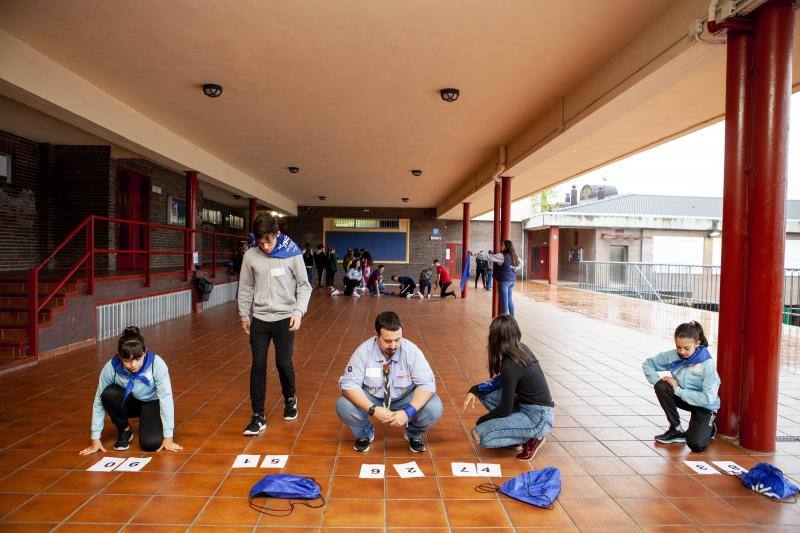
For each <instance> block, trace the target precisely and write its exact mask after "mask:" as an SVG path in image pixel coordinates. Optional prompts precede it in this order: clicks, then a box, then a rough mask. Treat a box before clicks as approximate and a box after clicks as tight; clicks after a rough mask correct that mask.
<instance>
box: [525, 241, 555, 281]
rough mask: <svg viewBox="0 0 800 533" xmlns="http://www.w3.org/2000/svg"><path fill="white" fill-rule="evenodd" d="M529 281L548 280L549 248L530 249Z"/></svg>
mask: <svg viewBox="0 0 800 533" xmlns="http://www.w3.org/2000/svg"><path fill="white" fill-rule="evenodd" d="M530 277H531V279H549V278H550V246H549V245H544V246H533V247H532V248H531V270H530Z"/></svg>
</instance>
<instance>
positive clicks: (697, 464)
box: [683, 461, 719, 475]
mask: <svg viewBox="0 0 800 533" xmlns="http://www.w3.org/2000/svg"><path fill="white" fill-rule="evenodd" d="M683 464H685V465H686V466H688V467H689V468H691V469H692V470H694V471H695V472H697V473H698V474H703V475H708V474H719V471H717V469H716V468H714V467H713V466H711V465H710V464H708V463H707V462H705V461H684V462H683Z"/></svg>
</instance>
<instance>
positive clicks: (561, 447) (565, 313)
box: [0, 283, 800, 532]
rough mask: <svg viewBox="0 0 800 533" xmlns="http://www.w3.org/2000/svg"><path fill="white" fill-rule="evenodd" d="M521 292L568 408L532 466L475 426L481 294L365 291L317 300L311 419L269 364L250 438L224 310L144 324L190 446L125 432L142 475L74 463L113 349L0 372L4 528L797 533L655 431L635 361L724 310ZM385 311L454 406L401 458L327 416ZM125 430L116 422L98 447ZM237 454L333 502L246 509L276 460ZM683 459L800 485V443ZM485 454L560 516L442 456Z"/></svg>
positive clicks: (793, 425) (783, 424)
mask: <svg viewBox="0 0 800 533" xmlns="http://www.w3.org/2000/svg"><path fill="white" fill-rule="evenodd" d="M514 297H515V302H516V307H517V319H518V321H519V322H520V325H521V327H522V330H523V333H524V335H525V342H527V343H528V345H529V346H530V347H531V348H532V349H533V351H534V352H535V353H536V355H537V356H538V357H539V360H540V361H541V362H542V365H543V367H544V369H545V372H546V374H547V377H548V380H549V383H550V387H551V391H552V393H553V396H554V398H555V401H556V403H557V408H556V413H557V415H556V427H555V429H554V431H553V433H552V435H551V436H550V438H549V439H548V442H547V443H546V444H545V445H544V447H543V448H542V449H541V451H540V453H539V455H537V457H536V458H535V460H534V461H532V462H521V461H517V460H515V459H514V458H513V453H512V452H510V451H508V450H483V449H476V448H475V447H474V446H473V445H472V444H471V442H470V440H469V438H468V432H469V430H470V429H471V427H472V425H473V424H474V421H475V419H476V418H477V416H479V414H480V411H479V410H478V409H476V410H475V411H474V412H469V413H462V412H461V404H462V401H463V398H464V395H465V392H466V390H467V389H468V387H469V386H470V385H471V384H473V383H476V382H478V381H481V380H483V379H485V378H486V370H485V368H486V357H485V345H486V334H487V329H488V324H489V307H490V300H489V294H488V293H486V292H484V291H471V292H470V296H469V301H461V300H448V301H444V302H443V301H438V299H434V300H431V301H419V300H413V301H409V300H406V299H400V298H392V297H384V298H381V299H377V298H368V297H364V298H361V299H358V300H354V299H351V298H331V297H329V296H327V295H326V294H323V293H322V292H321V291H316V292H315V293H314V297H313V299H312V304H311V308H310V311H309V313H308V315H307V316H306V317H305V319H304V320H303V327H302V329H301V331H300V333H299V334H298V335H297V338H296V342H295V352H294V363H295V368H296V371H297V384H298V396H299V402H300V403H299V405H300V416H299V418H298V419H297V420H294V421H292V422H285V421H284V420H282V418H281V414H282V412H281V407H282V403H281V401H280V398H279V386H278V380H277V375H276V374H275V371H274V369H270V372H269V378H268V381H269V385H268V410H269V412H268V428H267V431H266V432H264V433H263V434H262V435H260V436H258V437H256V438H252V437H244V436H242V435H241V430H242V428H243V427H244V425H245V424H246V423H247V421H248V419H249V415H250V408H249V397H248V374H249V362H250V361H249V360H250V350H249V344H248V340H247V338H246V337H245V336H244V335H243V334H242V333H241V330H240V329H239V324H238V322H239V321H238V317H237V315H236V312H235V309H234V305H233V304H227V305H224V306H220V307H218V308H215V309H213V310H210V311H207V312H205V313H203V314H200V315H197V316H194V317H191V318H184V319H177V320H173V321H170V322H166V323H163V324H161V325H158V326H154V327H149V328H144V335H145V337H146V338H147V340H148V344H149V345H150V347H152V348H153V349H155V351H157V352H158V353H159V354H161V356H162V357H164V359H166V361H167V362H168V363H169V366H170V372H171V375H172V384H173V389H174V393H175V397H176V421H177V428H176V431H175V439H176V441H177V442H178V443H180V444H182V445H183V446H184V450H183V452H182V453H178V454H172V453H164V452H162V453H157V454H144V453H142V452H140V451H137V450H138V445H136V444H135V443H134V445H133V446H132V447H131V449H130V450H129V451H128V452H125V453H118V452H109V453H107V454H106V455H109V456H118V457H119V456H142V455H148V456H152V457H153V459H152V461H151V462H150V463H149V464H148V465H147V466H146V467H145V468H144V470H142V471H141V472H138V473H129V472H126V473H122V472H109V473H103V472H87V471H86V468H87V467H88V466H90V465H92V464H94V463H95V462H96V461H97V460H99V458H100V455H96V456H93V457H89V458H84V457H79V456H78V455H77V452H78V450H80V449H81V448H83V447H84V446H86V444H87V443H88V440H87V439H88V426H89V418H90V411H91V409H90V408H91V401H92V397H93V395H94V391H95V388H96V386H97V375H98V370H99V369H100V368H101V366H102V365H103V364H104V363H105V361H106V360H107V359H108V357H109V355H110V354H111V353H113V350H114V342H113V341H112V342H103V343H101V344H99V345H97V346H95V347H91V348H86V349H83V350H80V351H75V352H72V353H69V354H67V355H64V356H60V357H57V358H54V359H51V360H47V361H44V362H42V363H40V364H38V365H36V366H33V367H30V368H26V369H23V370H19V371H16V372H12V373H8V374H5V375H2V376H0V530H4V531H5V530H14V529H21V530H24V531H36V530H43V531H46V530H50V529H55V528H57V529H59V530H61V529H65V530H66V529H75V530H78V531H87V530H94V529H97V530H108V531H115V530H121V529H124V530H126V531H128V530H130V531H138V530H140V529H147V528H148V527H149V528H154V527H155V528H158V530H165V531H168V530H172V529H174V530H175V531H187V530H189V529H191V530H193V531H194V530H198V531H202V530H207V531H212V530H219V529H220V528H222V527H230V528H233V529H236V530H239V531H243V530H255V529H260V528H273V529H282V528H283V529H284V530H286V531H320V530H326V531H327V530H331V531H333V530H338V531H345V530H347V531H353V530H359V529H362V528H363V529H364V530H365V531H414V530H419V531H426V532H428V531H448V530H454V531H468V530H470V529H471V528H474V530H475V531H513V530H520V531H528V530H531V531H533V530H534V529H536V528H548V529H547V530H553V531H554V530H559V531H575V530H587V531H588V530H597V531H605V530H634V531H635V530H645V531H657V530H661V529H667V528H669V527H670V526H671V527H673V528H681V529H675V530H676V531H678V530H680V531H692V530H697V531H704V530H711V529H713V528H714V527H715V526H718V527H719V529H720V530H721V531H723V530H730V529H734V528H746V529H752V530H765V529H766V530H786V529H792V528H800V506H792V505H782V504H779V503H775V502H772V501H769V500H767V499H766V498H765V497H763V496H760V495H757V494H754V493H752V492H749V491H748V490H746V489H744V488H743V487H742V486H741V484H740V483H739V482H738V480H736V479H734V478H732V477H727V476H723V475H718V476H699V475H695V474H694V473H693V472H692V471H691V470H689V469H688V468H687V467H686V466H685V465H683V463H682V461H683V460H684V459H686V458H687V457H689V456H690V454H689V451H688V449H686V448H684V447H683V446H681V445H670V446H661V445H657V444H655V443H654V442H653V440H652V436H653V435H655V434H657V433H659V432H660V431H661V430H662V428H663V426H664V420H663V414H662V413H661V410H660V408H659V407H658V405H657V404H656V400H655V396H654V395H653V392H652V387H651V386H650V385H649V384H648V383H647V382H646V381H645V379H644V377H643V376H642V373H641V362H642V360H643V359H644V358H645V357H648V356H650V355H652V354H655V353H657V352H659V351H662V350H665V349H668V348H669V347H670V345H671V342H672V339H671V334H672V330H673V328H674V327H675V325H676V324H677V323H679V322H681V321H685V320H688V319H690V318H693V319H696V320H700V321H701V322H702V323H703V324H704V325H706V326H707V331H708V332H709V337H710V339H711V341H712V344H713V343H714V338H715V330H716V323H717V322H716V319H717V316H716V315H715V314H713V313H707V312H701V311H694V310H690V309H685V308H680V307H674V306H667V305H662V304H657V303H652V302H644V301H638V300H632V299H626V298H621V297H617V296H610V295H602V294H593V293H588V292H583V291H579V290H575V289H571V288H565V287H550V286H548V285H542V284H538V283H526V284H524V285H523V284H519V285H518V286H517V288H516V292H515V294H514ZM386 309H394V310H396V311H397V312H398V313H399V314H400V316H401V318H402V319H403V321H404V323H405V329H404V333H405V336H406V337H407V338H408V339H410V340H412V341H413V342H415V343H417V344H418V345H419V346H420V348H422V350H423V351H424V352H425V354H426V355H427V357H428V359H429V361H430V362H431V364H432V366H433V368H434V370H435V372H436V374H437V387H438V392H439V395H440V396H441V398H442V401H443V402H444V405H445V412H444V415H443V417H442V419H441V421H440V422H439V423H438V424H437V425H436V426H435V427H434V428H432V429H431V431H430V432H429V433H428V436H427V444H428V450H427V451H426V452H425V453H424V454H420V455H415V454H413V453H411V452H410V451H409V450H408V448H407V445H406V443H405V442H404V441H403V440H402V435H401V433H400V432H399V431H383V429H382V428H379V429H378V434H377V438H376V440H375V442H374V444H373V446H372V449H371V450H370V451H369V452H368V453H367V454H363V455H361V454H358V453H357V452H355V451H354V450H353V449H352V438H351V436H350V433H349V431H348V430H347V429H346V428H344V427H343V426H342V425H341V424H340V423H339V420H338V418H337V417H336V413H335V410H334V406H335V403H336V399H337V397H338V396H339V392H338V389H337V380H338V378H339V375H340V374H341V372H342V369H343V368H344V366H345V362H346V361H347V359H348V358H349V356H350V354H351V353H352V351H353V349H354V348H355V347H356V346H357V345H358V344H359V343H360V342H362V341H363V340H364V339H366V338H368V337H369V336H370V335H371V334H372V322H373V320H374V318H375V315H376V313H378V312H379V311H380V310H386ZM798 329H799V328H793V327H788V326H786V327H785V328H784V342H783V357H782V361H783V365H782V371H781V395H780V421H779V429H780V432H781V434H783V435H800V378H798V365H797V360H798V358H799V357H800V347H798V340H797V339H798V338H799V337H800V335H798ZM712 351H713V346H712ZM114 437H115V435H114V431H113V429H112V427H111V424H110V423H109V422H107V423H106V430H105V431H104V434H103V440H104V443H105V445H106V447H107V448H109V449H110V447H111V445H112V444H113V440H114ZM240 453H249V454H261V455H263V454H267V453H270V454H289V456H290V458H289V461H288V463H287V466H286V468H285V469H284V472H288V473H295V474H302V475H307V476H311V477H313V478H314V479H316V481H317V482H318V483H320V485H321V486H322V488H323V493H324V494H325V495H326V496H327V498H328V504H327V506H326V507H324V508H322V509H309V508H307V507H304V506H298V507H297V508H296V509H295V511H294V513H293V514H292V515H291V516H288V517H283V518H280V517H274V516H267V515H261V514H259V513H257V512H256V511H253V510H251V509H250V508H249V506H248V503H247V494H248V491H249V488H250V487H251V486H252V485H253V483H255V481H256V480H258V479H259V478H260V476H262V475H264V474H266V473H274V472H275V471H268V470H261V469H259V470H238V469H237V470H232V468H231V466H232V464H233V460H234V458H235V457H236V455H237V454H240ZM691 458H692V459H698V460H717V459H729V460H733V461H736V462H737V463H739V464H740V465H742V466H745V467H749V466H752V465H754V464H755V463H757V462H758V461H761V460H769V461H770V462H772V463H774V464H776V465H778V466H779V467H780V468H782V469H783V470H784V471H785V472H786V474H787V475H789V476H791V477H794V478H798V477H800V444H792V443H781V444H779V449H778V451H777V452H776V453H775V454H757V453H754V452H751V451H748V450H744V449H742V448H740V447H739V446H737V445H736V444H734V443H732V442H729V441H726V440H722V439H716V440H715V441H714V442H713V443H712V444H711V446H710V447H709V449H708V450H707V451H706V452H705V453H702V454H691ZM412 459H413V460H416V461H417V464H418V465H419V466H420V467H421V468H422V470H423V471H424V472H425V475H426V477H424V478H415V479H401V478H399V477H397V474H396V473H395V472H394V469H393V468H392V467H391V465H392V464H394V463H402V462H407V461H410V460H412ZM479 461H480V462H489V463H498V464H500V465H501V467H502V471H503V477H502V478H498V479H494V480H493V481H494V482H496V483H501V482H502V481H504V480H505V479H508V478H509V477H512V476H514V475H517V474H519V473H522V472H525V471H528V470H530V469H533V468H543V467H546V466H556V467H558V468H560V469H561V474H562V493H561V496H560V497H559V500H558V502H556V504H555V506H554V508H553V509H552V510H541V509H536V508H532V507H530V506H527V505H525V504H521V503H519V502H516V501H513V500H510V499H509V498H507V497H505V496H500V495H497V494H483V493H479V492H476V491H475V486H477V485H478V484H480V483H482V482H486V481H489V479H486V478H456V477H452V471H451V469H450V463H451V462H479ZM362 463H385V464H386V465H387V470H386V474H387V475H386V478H385V479H383V480H367V479H359V478H358V473H359V469H360V466H361V464H362ZM529 528H533V529H529ZM539 530H540V531H541V530H543V529H539Z"/></svg>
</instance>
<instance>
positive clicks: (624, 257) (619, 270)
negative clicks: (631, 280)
mask: <svg viewBox="0 0 800 533" xmlns="http://www.w3.org/2000/svg"><path fill="white" fill-rule="evenodd" d="M608 248H609V252H608V253H609V258H610V259H611V261H612V263H627V262H628V246H627V245H618V244H612V245H610V246H609V247H608ZM626 269H627V266H626V265H622V264H612V265H611V272H610V275H611V282H612V283H618V284H621V285H624V284H625V283H626V279H627V278H626Z"/></svg>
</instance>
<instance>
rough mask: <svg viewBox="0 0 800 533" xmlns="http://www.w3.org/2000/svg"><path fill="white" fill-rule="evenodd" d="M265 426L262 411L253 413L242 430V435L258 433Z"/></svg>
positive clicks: (265, 421) (265, 420)
mask: <svg viewBox="0 0 800 533" xmlns="http://www.w3.org/2000/svg"><path fill="white" fill-rule="evenodd" d="M266 427H267V419H266V418H264V415H263V414H262V413H253V417H252V418H251V419H250V423H249V424H247V427H246V428H244V431H242V435H258V434H259V433H261V432H262V431H264V429H265V428H266Z"/></svg>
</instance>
